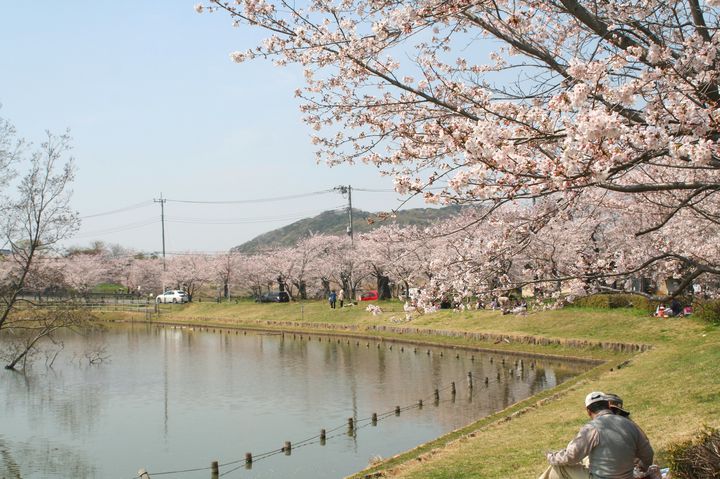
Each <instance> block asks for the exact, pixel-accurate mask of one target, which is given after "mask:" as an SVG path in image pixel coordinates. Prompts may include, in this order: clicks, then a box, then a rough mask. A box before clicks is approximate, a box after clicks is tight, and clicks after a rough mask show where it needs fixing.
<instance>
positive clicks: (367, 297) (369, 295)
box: [360, 289, 380, 301]
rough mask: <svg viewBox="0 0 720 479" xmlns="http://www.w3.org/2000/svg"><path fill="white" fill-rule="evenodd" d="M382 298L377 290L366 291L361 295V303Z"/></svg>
mask: <svg viewBox="0 0 720 479" xmlns="http://www.w3.org/2000/svg"><path fill="white" fill-rule="evenodd" d="M378 298H380V296H379V295H378V292H377V290H376V289H373V290H371V291H365V292H364V293H362V294H361V295H360V301H377V300H378Z"/></svg>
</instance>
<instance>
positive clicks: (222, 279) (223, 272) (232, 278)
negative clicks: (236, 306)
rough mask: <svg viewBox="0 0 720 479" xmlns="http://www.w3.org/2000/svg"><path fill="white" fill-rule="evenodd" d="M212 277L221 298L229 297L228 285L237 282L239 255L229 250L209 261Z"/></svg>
mask: <svg viewBox="0 0 720 479" xmlns="http://www.w3.org/2000/svg"><path fill="white" fill-rule="evenodd" d="M210 262H211V268H212V276H213V278H214V280H215V281H216V282H217V284H218V286H219V288H220V291H221V294H222V297H223V298H225V299H227V298H229V297H230V285H231V283H235V282H237V279H238V274H239V271H240V253H238V252H236V251H233V250H230V251H228V252H227V253H225V254H221V255H217V256H214V257H212V258H211V259H210Z"/></svg>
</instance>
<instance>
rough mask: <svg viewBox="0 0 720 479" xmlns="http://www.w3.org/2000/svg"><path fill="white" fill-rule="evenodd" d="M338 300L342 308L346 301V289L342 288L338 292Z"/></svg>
mask: <svg viewBox="0 0 720 479" xmlns="http://www.w3.org/2000/svg"><path fill="white" fill-rule="evenodd" d="M337 300H338V303H340V307H341V308H342V307H343V302H344V301H345V290H344V289H342V288H340V291H338V294H337Z"/></svg>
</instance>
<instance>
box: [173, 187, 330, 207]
mask: <svg viewBox="0 0 720 479" xmlns="http://www.w3.org/2000/svg"><path fill="white" fill-rule="evenodd" d="M332 192H333V190H332V188H331V189H328V190H321V191H313V192H311V193H300V194H297V195H287V196H274V197H269V198H253V199H249V200H227V201H206V200H173V199H170V198H167V199H166V201H170V202H172V203H190V204H204V205H236V204H243V203H267V202H271V201H284V200H295V199H298V198H306V197H308V196H317V195H325V194H328V193H332Z"/></svg>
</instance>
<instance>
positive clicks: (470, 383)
mask: <svg viewBox="0 0 720 479" xmlns="http://www.w3.org/2000/svg"><path fill="white" fill-rule="evenodd" d="M468 387H469V388H470V389H472V388H473V376H472V371H468Z"/></svg>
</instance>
